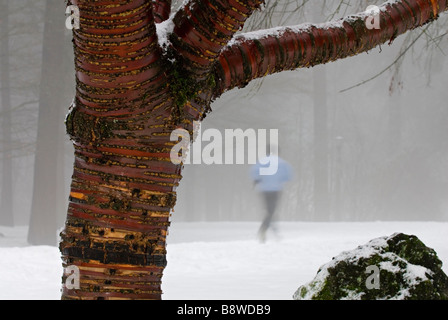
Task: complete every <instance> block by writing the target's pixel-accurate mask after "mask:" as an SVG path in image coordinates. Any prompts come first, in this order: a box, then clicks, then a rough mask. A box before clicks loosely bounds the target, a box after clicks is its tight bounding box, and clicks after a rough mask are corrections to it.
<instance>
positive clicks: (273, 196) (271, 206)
mask: <svg viewBox="0 0 448 320" xmlns="http://www.w3.org/2000/svg"><path fill="white" fill-rule="evenodd" d="M263 198H264V201H265V207H266V215H265V218H264V220H263V222H262V224H261V226H260V229H259V236H260V240H261V241H263V242H264V240H265V239H266V231H267V230H268V229H269V227H270V225H271V222H272V218H273V216H274V213H275V209H276V207H277V201H278V192H276V191H271V192H263Z"/></svg>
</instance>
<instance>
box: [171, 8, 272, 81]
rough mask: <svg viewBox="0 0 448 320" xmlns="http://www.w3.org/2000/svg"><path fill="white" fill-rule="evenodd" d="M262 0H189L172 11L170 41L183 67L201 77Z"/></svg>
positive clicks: (199, 78) (202, 77) (200, 78)
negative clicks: (174, 13) (175, 11)
mask: <svg viewBox="0 0 448 320" xmlns="http://www.w3.org/2000/svg"><path fill="white" fill-rule="evenodd" d="M263 2H264V1H263V0H190V1H189V2H187V3H186V4H185V5H184V6H183V7H182V8H180V9H179V11H178V12H177V13H176V15H175V17H174V19H173V22H174V30H173V33H172V34H171V36H170V41H171V43H172V46H173V48H174V51H175V54H176V55H178V58H181V59H182V63H183V65H184V67H185V68H186V69H187V70H188V71H189V72H191V73H192V74H194V75H196V77H197V78H198V80H202V79H204V78H205V77H206V74H208V71H209V70H210V67H211V65H212V64H213V63H214V62H215V60H216V59H217V57H218V55H219V53H220V51H221V49H222V48H223V47H224V46H226V45H227V43H228V42H229V40H230V39H231V38H232V37H233V35H234V34H235V32H237V31H238V30H240V29H241V28H242V27H243V25H244V22H245V21H246V19H247V18H248V17H249V16H250V15H251V14H252V13H253V11H254V10H255V9H257V8H259V6H260V5H261V4H262V3H263Z"/></svg>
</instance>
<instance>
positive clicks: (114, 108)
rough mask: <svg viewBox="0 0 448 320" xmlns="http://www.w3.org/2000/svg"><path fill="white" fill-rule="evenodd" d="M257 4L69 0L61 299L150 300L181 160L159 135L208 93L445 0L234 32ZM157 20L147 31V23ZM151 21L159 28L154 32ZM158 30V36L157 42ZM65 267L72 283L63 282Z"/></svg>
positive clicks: (376, 33) (401, 28)
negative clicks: (70, 162) (73, 19)
mask: <svg viewBox="0 0 448 320" xmlns="http://www.w3.org/2000/svg"><path fill="white" fill-rule="evenodd" d="M262 3H263V1H258V0H202V1H201V0H192V1H189V2H187V3H186V4H184V5H183V6H182V7H181V8H180V9H179V10H178V11H177V12H176V13H171V12H170V10H169V7H170V5H169V4H170V3H169V2H168V1H161V0H153V1H151V0H102V1H97V0H71V1H69V5H76V6H78V8H79V10H80V29H76V30H74V32H73V43H74V52H75V70H76V97H75V99H74V101H73V104H72V106H71V108H70V112H69V114H68V116H67V119H66V126H67V132H68V133H69V134H70V137H71V139H72V140H73V144H74V148H75V163H74V172H73V177H72V184H71V192H70V202H69V208H68V213H67V220H66V225H65V229H64V231H63V232H62V233H61V237H62V241H61V243H60V250H61V253H62V259H63V265H64V267H65V268H66V272H64V276H63V288H62V298H63V299H160V298H161V294H162V291H161V279H162V275H163V270H164V268H165V266H166V263H167V262H166V234H167V229H168V226H169V224H170V221H169V217H170V214H171V209H172V208H173V207H174V205H175V202H176V187H177V186H178V184H179V181H180V180H181V178H182V175H181V173H182V164H175V163H173V162H171V160H170V151H171V148H172V147H173V145H174V144H176V143H177V142H174V141H171V140H170V134H171V132H172V131H173V130H174V129H176V128H184V129H186V130H188V131H189V132H190V133H191V134H190V136H193V121H194V120H202V119H203V118H204V117H205V116H206V114H207V113H208V112H209V111H210V110H211V109H210V104H211V102H212V100H213V99H216V98H217V97H219V96H220V95H221V94H222V93H223V92H225V91H227V90H230V89H232V88H234V87H242V86H244V85H245V84H247V83H248V82H249V81H251V80H253V79H255V78H257V77H262V76H265V75H267V74H270V73H274V72H279V71H282V70H289V69H294V68H299V67H305V66H312V65H316V64H319V63H325V62H328V61H331V60H335V59H340V58H344V57H347V56H350V55H354V54H357V53H360V52H363V51H366V50H369V49H371V48H373V47H374V46H376V45H378V44H380V43H384V42H386V41H391V40H393V39H394V38H395V37H396V36H398V35H399V34H401V33H404V32H405V31H407V30H410V29H412V28H415V27H417V26H419V25H422V24H424V23H427V22H429V21H431V20H434V19H435V18H436V17H437V16H438V14H439V13H440V12H442V11H444V10H446V8H447V7H448V5H447V1H441V0H439V1H435V0H432V1H429V0H428V1H425V0H406V1H397V2H396V3H392V4H389V5H386V6H384V7H383V11H382V13H381V22H382V23H383V25H384V27H383V28H382V29H381V30H368V29H367V28H366V26H365V23H364V20H363V19H364V18H365V16H363V15H359V16H353V17H349V18H347V19H344V20H342V21H340V22H338V23H337V24H335V25H334V26H333V25H330V26H328V25H327V26H310V25H307V26H306V27H291V28H286V29H275V30H270V31H266V32H262V33H255V34H254V33H252V34H246V35H239V36H237V37H234V35H235V33H236V32H237V31H238V30H240V29H241V28H242V27H243V25H244V22H245V21H246V19H247V18H248V17H249V16H250V15H251V14H252V13H253V11H254V10H256V9H258V8H259V7H260V6H261V5H262ZM157 23H158V24H159V25H157V26H156V24H157ZM157 28H158V29H159V32H157ZM159 35H161V36H163V38H162V37H161V38H160V39H159ZM73 266H75V267H77V268H78V270H79V280H80V281H79V287H76V286H75V287H74V286H72V285H70V284H69V283H68V280H69V279H70V277H69V276H70V272H69V271H68V270H71V269H69V267H70V268H72V267H73Z"/></svg>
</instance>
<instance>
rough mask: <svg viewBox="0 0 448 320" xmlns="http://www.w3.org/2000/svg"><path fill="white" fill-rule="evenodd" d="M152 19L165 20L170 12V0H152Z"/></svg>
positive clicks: (158, 21)
mask: <svg viewBox="0 0 448 320" xmlns="http://www.w3.org/2000/svg"><path fill="white" fill-rule="evenodd" d="M152 4H153V6H152V7H153V13H154V21H155V22H156V23H160V22H163V21H165V20H167V19H168V18H169V16H170V13H171V0H153V1H152Z"/></svg>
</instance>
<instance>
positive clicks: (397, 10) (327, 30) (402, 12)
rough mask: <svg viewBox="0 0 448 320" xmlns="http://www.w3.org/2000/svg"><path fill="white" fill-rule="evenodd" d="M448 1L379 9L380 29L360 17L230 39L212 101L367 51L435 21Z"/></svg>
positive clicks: (420, 0)
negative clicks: (262, 80)
mask: <svg viewBox="0 0 448 320" xmlns="http://www.w3.org/2000/svg"><path fill="white" fill-rule="evenodd" d="M447 9H448V0H396V1H395V2H390V1H389V2H387V3H385V4H383V5H382V6H381V7H380V12H379V21H380V28H379V29H375V28H371V29H369V27H368V23H367V22H366V20H367V18H368V14H367V13H366V12H364V13H359V14H357V15H353V16H349V17H346V18H344V19H341V20H338V21H335V22H329V23H324V24H317V25H312V24H304V25H299V26H293V27H281V28H272V29H268V30H264V31H258V32H257V31H256V32H249V33H245V34H242V35H238V36H236V37H235V38H234V39H233V40H232V41H231V42H230V43H229V45H228V46H227V47H225V48H224V49H223V50H222V52H221V53H220V55H219V60H218V62H217V63H216V65H215V84H216V86H215V89H214V90H215V92H214V97H215V98H216V97H218V96H220V95H221V94H222V93H223V92H225V91H227V90H230V89H232V88H235V87H239V88H241V87H244V86H246V85H247V84H248V83H249V82H250V81H252V80H253V79H256V78H260V77H263V76H266V75H268V74H273V73H276V72H280V71H284V70H294V69H297V68H303V67H312V66H314V65H318V64H324V63H327V62H330V61H334V60H338V59H343V58H346V57H349V56H353V55H357V54H359V53H362V52H366V51H369V50H371V49H373V48H374V47H376V46H378V45H380V44H383V43H385V42H387V41H389V44H390V43H392V41H393V40H394V39H395V38H396V37H398V36H399V35H401V34H403V33H405V32H407V31H408V30H411V29H414V28H417V27H419V26H422V25H424V24H426V23H429V22H431V21H433V20H435V19H437V18H438V15H439V13H441V12H444V11H446V10H447Z"/></svg>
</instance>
